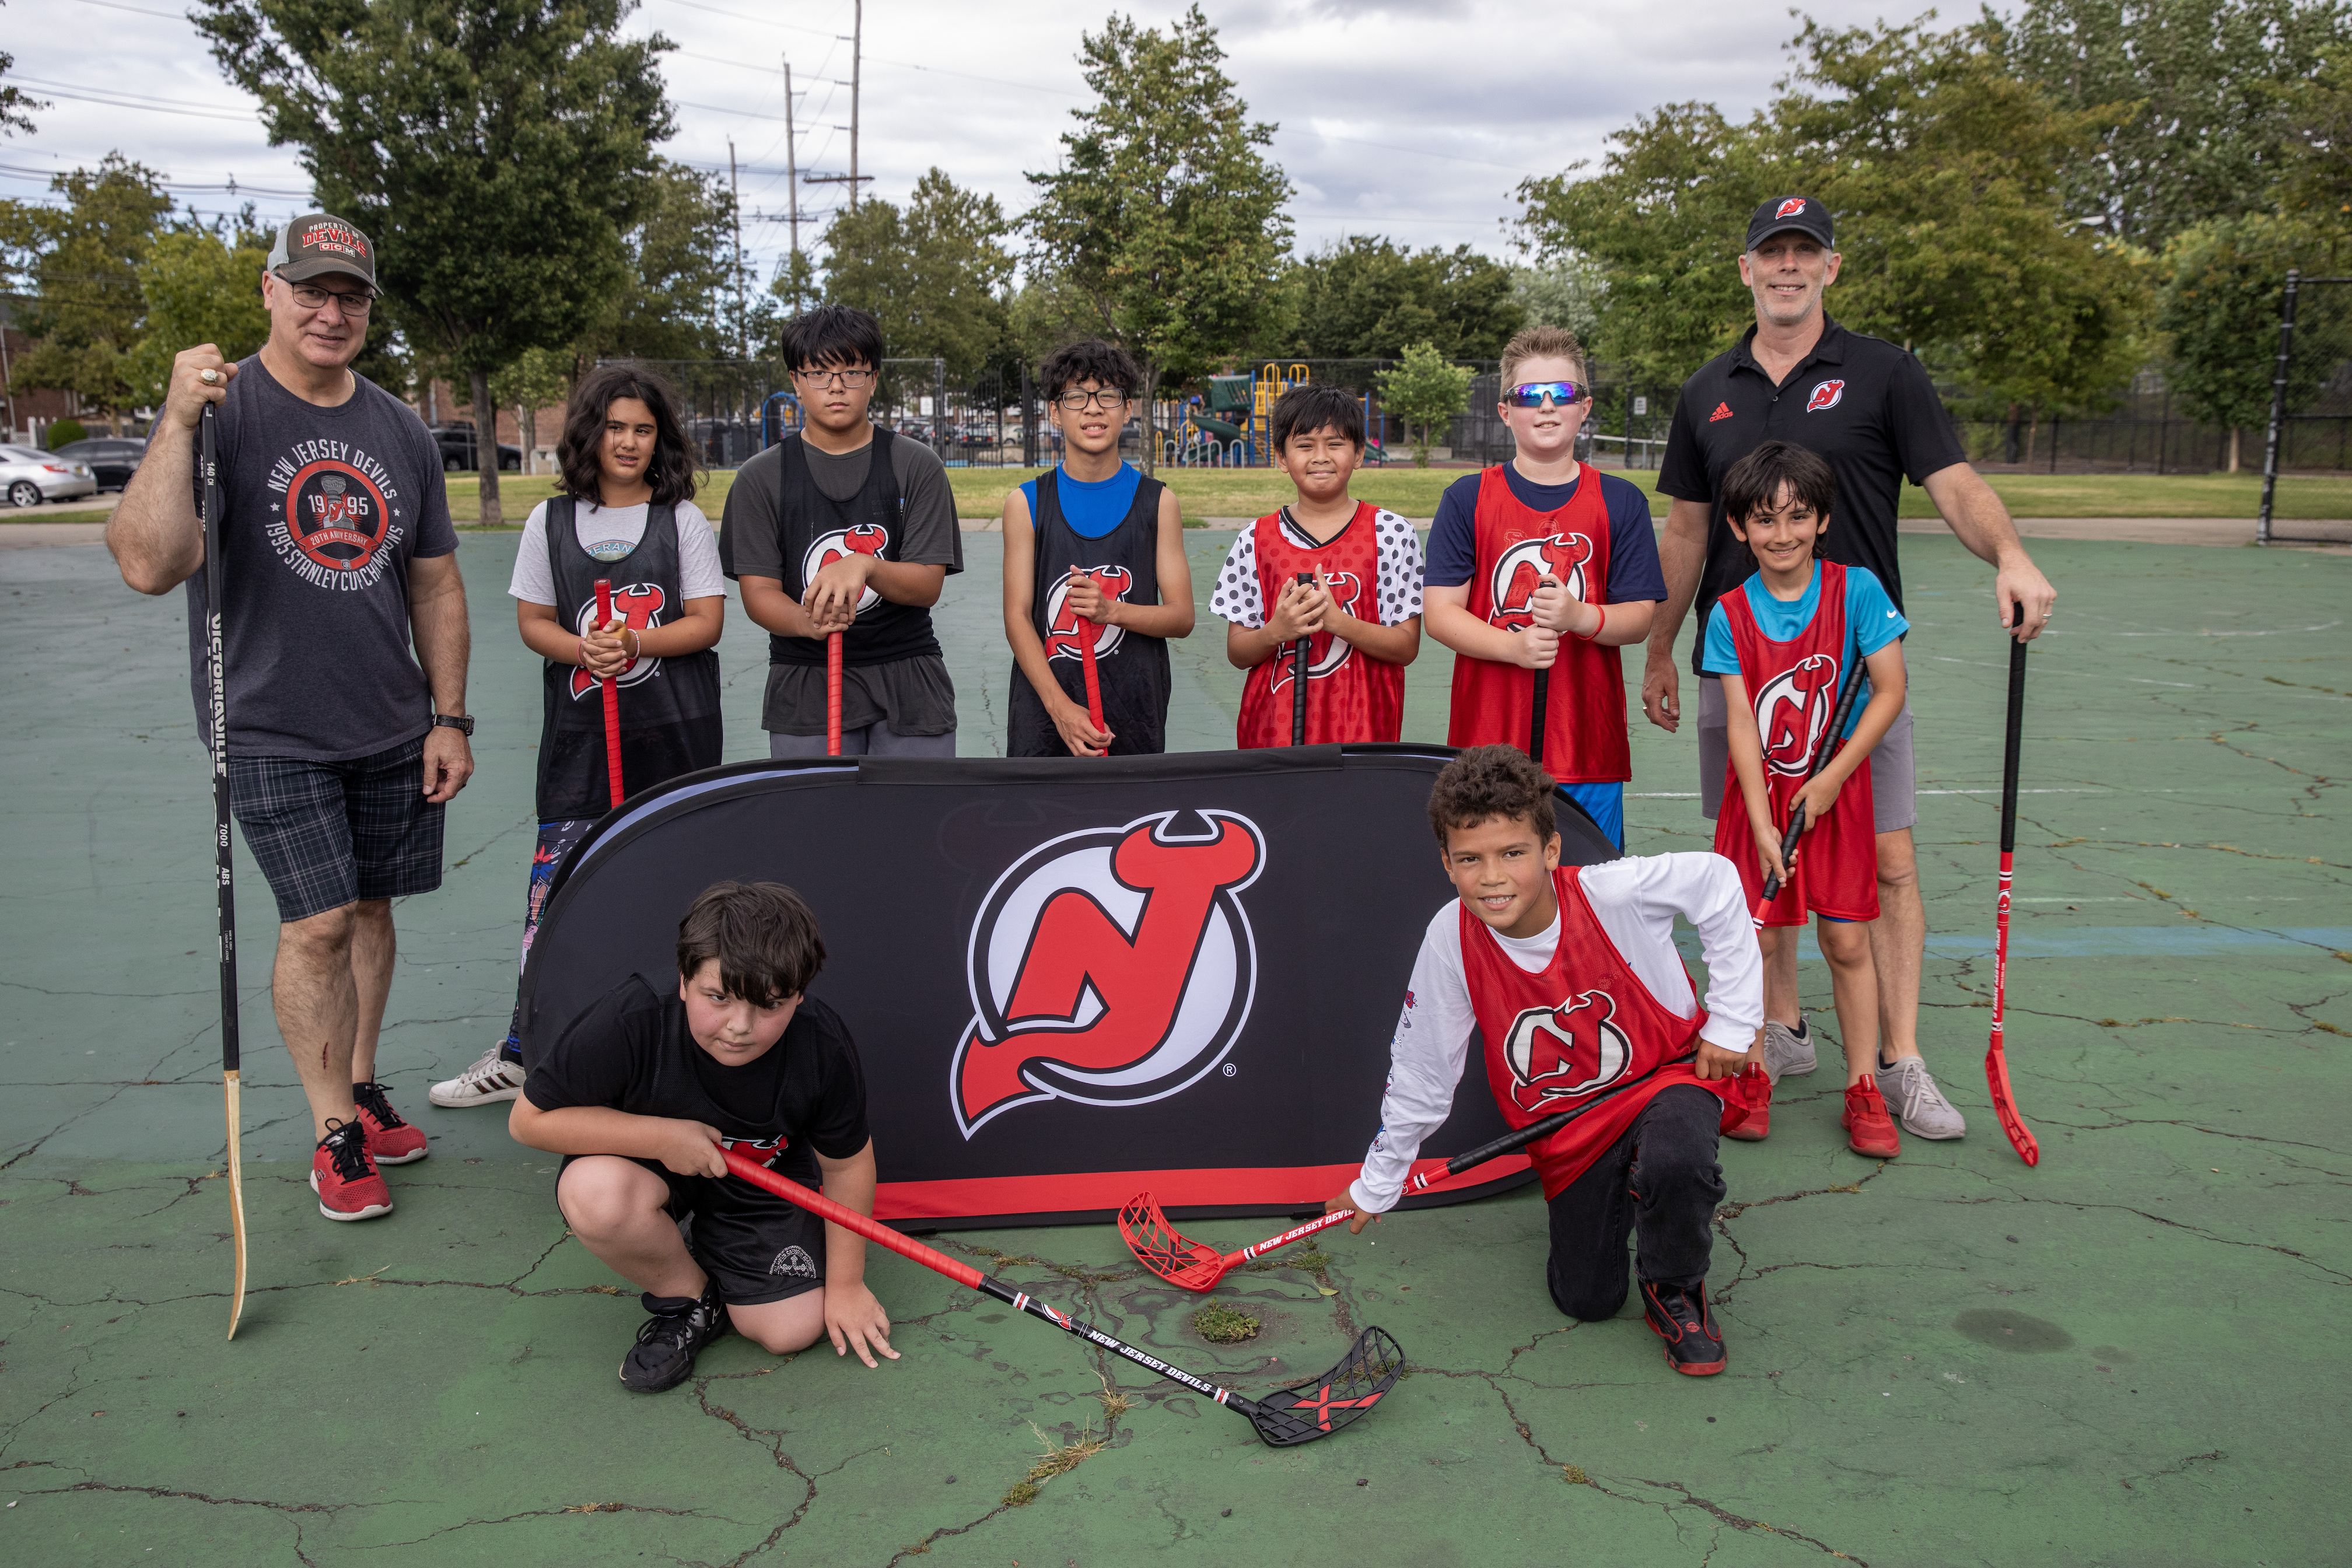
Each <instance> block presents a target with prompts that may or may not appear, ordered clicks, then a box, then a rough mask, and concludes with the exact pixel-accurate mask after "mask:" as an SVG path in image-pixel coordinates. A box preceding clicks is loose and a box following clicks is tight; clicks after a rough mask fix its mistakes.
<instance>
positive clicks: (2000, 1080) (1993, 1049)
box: [1985, 605, 2042, 1165]
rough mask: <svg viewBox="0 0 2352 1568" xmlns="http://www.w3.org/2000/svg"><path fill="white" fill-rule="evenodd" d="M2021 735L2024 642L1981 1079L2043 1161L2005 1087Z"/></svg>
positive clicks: (2003, 1122) (2025, 1155)
mask: <svg viewBox="0 0 2352 1568" xmlns="http://www.w3.org/2000/svg"><path fill="white" fill-rule="evenodd" d="M2015 625H2016V626H2024V625H2025V606H2024V605H2018V606H2017V617H2016V622H2015ZM2024 736H2025V644H2024V643H2023V642H2022V641H2021V640H2018V639H2015V638H2012V639H2011V642H2010V645H2009V736H2008V741H2007V743H2006V744H2005V745H2004V746H2003V748H2002V756H2001V763H2000V901H1999V902H1998V903H1997V904H1996V905H1995V906H1994V908H1995V910H1996V913H1995V915H1994V917H1993V919H1994V929H1995V931H1996V932H1997V934H1996V935H1995V936H1994V938H1993V960H1992V1041H1991V1043H1990V1045H1988V1046H1986V1047H1985V1082H1986V1083H1987V1084H1988V1085H1990V1087H1991V1089H1992V1109H1993V1112H1994V1114H1996V1115H1998V1116H1999V1117H2000V1130H2001V1131H2003V1132H2006V1133H2008V1134H2009V1142H2010V1146H2011V1148H2013V1149H2015V1150H2016V1151H2017V1157H2018V1158H2019V1159H2021V1160H2022V1161H2024V1162H2025V1163H2027V1164H2029V1165H2039V1164H2040V1163H2042V1145H2041V1144H2040V1143H2039V1142H2035V1141H2034V1137H2033V1134H2032V1131H2029V1130H2028V1129H2027V1127H2026V1125H2025V1119H2024V1118H2023V1117H2021V1116H2020V1115H2018V1113H2017V1100H2016V1097H2015V1096H2014V1095H2012V1094H2011V1092H2010V1089H2009V1052H2008V1049H2007V1047H2005V1046H2004V1045H2003V1043H2002V1039H2001V1027H2000V1026H2001V1018H2002V1016H2003V1014H2004V1013H2005V1012H2006V1010H2007V1007H2008V1003H2009V879H2010V870H2011V865H2012V862H2013V861H2014V859H2015V857H2016V854H2017V761H2018V752H2019V751H2020V750H2021V747H2022V745H2023V742H2024Z"/></svg>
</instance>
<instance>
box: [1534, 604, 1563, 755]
mask: <svg viewBox="0 0 2352 1568" xmlns="http://www.w3.org/2000/svg"><path fill="white" fill-rule="evenodd" d="M1554 581H1555V579H1553V578H1550V577H1547V578H1545V579H1544V580H1543V581H1542V582H1541V583H1539V584H1537V586H1538V588H1549V587H1551V586H1552V585H1553V583H1554ZM1552 657H1553V658H1555V659H1557V658H1559V655H1558V654H1554V655H1553V656H1552ZM1550 710H1551V666H1550V665H1546V666H1544V667H1543V668H1541V669H1538V670H1537V671H1536V691H1535V700H1534V702H1533V704H1532V705H1531V706H1530V707H1529V709H1528V760H1530V761H1531V762H1533V763H1535V765H1536V766H1538V767H1541V766H1543V753H1544V719H1545V717H1546V715H1547V714H1549V711H1550Z"/></svg>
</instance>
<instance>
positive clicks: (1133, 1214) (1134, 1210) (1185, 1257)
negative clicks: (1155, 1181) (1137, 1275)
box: [1118, 1193, 1225, 1290]
mask: <svg viewBox="0 0 2352 1568" xmlns="http://www.w3.org/2000/svg"><path fill="white" fill-rule="evenodd" d="M1118 1234H1119V1237H1120V1238H1121V1239H1122V1240H1124V1241H1125V1242H1126V1243H1127V1249H1128V1250H1129V1252H1132V1253H1133V1254H1135V1260H1136V1261H1137V1262H1138V1263H1140V1264H1142V1265H1143V1266H1144V1267H1145V1268H1149V1269H1150V1270H1151V1272H1153V1273H1154V1274H1157V1275H1158V1276H1160V1279H1165V1280H1167V1281H1168V1283H1170V1284H1171V1285H1174V1286H1176V1287H1178V1288H1179V1289H1185V1290H1213V1289H1216V1284H1217V1281H1218V1280H1220V1279H1223V1278H1224V1277H1225V1259H1224V1256H1223V1254H1222V1253H1219V1252H1217V1251H1216V1250H1214V1249H1213V1248H1211V1247H1203V1246H1202V1245H1201V1244H1200V1243H1199V1242H1197V1241H1188V1240H1186V1239H1185V1238H1184V1237H1182V1236H1181V1235H1180V1234H1178V1232H1177V1230H1176V1228H1175V1227H1174V1226H1171V1225H1170V1224H1169V1223H1168V1216H1167V1215H1165V1214H1163V1213H1161V1212H1160V1205H1159V1203H1158V1202H1157V1201H1155V1200H1154V1199H1153V1197H1152V1195H1151V1194H1150V1193H1138V1194H1135V1196H1134V1197H1133V1198H1131V1199H1129V1201H1128V1205H1127V1206H1126V1207H1125V1208H1123V1209H1121V1210H1119V1211H1118Z"/></svg>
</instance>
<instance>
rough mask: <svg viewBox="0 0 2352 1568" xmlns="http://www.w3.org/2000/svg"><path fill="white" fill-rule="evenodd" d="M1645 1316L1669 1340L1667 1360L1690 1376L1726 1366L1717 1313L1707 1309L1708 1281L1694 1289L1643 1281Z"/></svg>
mask: <svg viewBox="0 0 2352 1568" xmlns="http://www.w3.org/2000/svg"><path fill="white" fill-rule="evenodd" d="M1642 1316H1643V1317H1644V1318H1646V1319H1648V1320H1649V1322H1650V1328H1651V1330H1652V1331H1654V1333H1656V1335H1657V1336H1658V1337H1659V1338H1660V1339H1662V1340H1664V1341H1665V1342H1666V1364H1667V1365H1668V1366H1670V1367H1673V1368H1674V1369H1675V1371H1676V1372H1679V1373H1684V1374H1685V1375H1686V1376H1689V1377H1711V1376H1713V1375H1714V1374H1715V1373H1718V1372H1721V1371H1722V1370H1723V1335H1722V1334H1720V1333H1719V1332H1717V1330H1716V1327H1715V1315H1714V1314H1713V1313H1712V1312H1709V1311H1708V1310H1706V1281H1705V1280H1704V1279H1702V1280H1700V1281H1699V1282H1698V1284H1697V1285H1696V1286H1695V1287H1693V1288H1692V1289H1687V1290H1685V1289H1683V1288H1682V1287H1681V1286H1679V1285H1658V1284H1654V1283H1652V1282H1651V1281H1650V1280H1647V1279H1644V1280H1643V1281H1642Z"/></svg>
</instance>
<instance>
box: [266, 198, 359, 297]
mask: <svg viewBox="0 0 2352 1568" xmlns="http://www.w3.org/2000/svg"><path fill="white" fill-rule="evenodd" d="M269 270H270V271H272V272H275V273H276V274H278V277H280V278H283V279H286V281H288V282H289V283H308V282H309V281H310V279H313V278H325V277H328V276H331V275H333V274H341V276H343V277H346V278H356V279H359V280H360V281H361V282H362V283H364V284H366V285H367V286H368V287H369V288H371V289H373V288H374V287H375V242H374V241H373V240H371V239H369V238H368V237H367V236H366V235H363V234H362V233H361V232H360V231H359V230H358V229H357V228H356V227H354V226H352V225H351V224H348V223H345V222H344V221H343V220H342V219H341V218H339V217H337V216H335V215H334V214H332V213H310V214H309V215H307V216H302V217H298V218H296V219H295V220H294V221H293V222H292V223H289V224H286V225H284V226H281V227H280V228H279V229H278V240H277V243H276V244H274V245H272V246H271V247H269Z"/></svg>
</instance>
